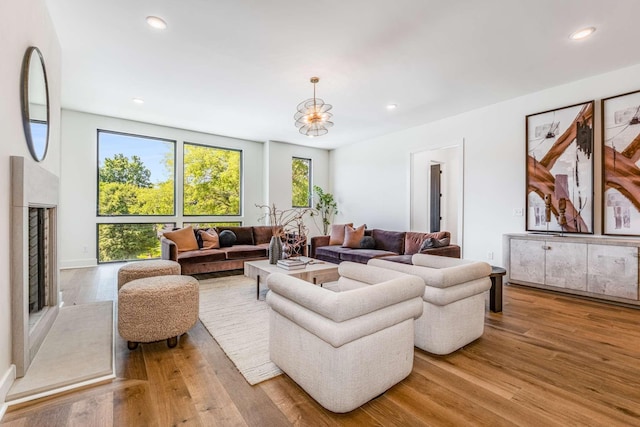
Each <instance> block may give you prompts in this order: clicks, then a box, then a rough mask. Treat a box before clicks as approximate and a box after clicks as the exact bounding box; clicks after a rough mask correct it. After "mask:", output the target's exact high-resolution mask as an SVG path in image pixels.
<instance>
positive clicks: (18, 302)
mask: <svg viewBox="0 0 640 427" xmlns="http://www.w3.org/2000/svg"><path fill="white" fill-rule="evenodd" d="M58 199H59V179H58V177H57V176H56V175H54V174H52V173H51V172H49V171H47V170H45V169H43V168H42V167H40V166H38V165H37V164H35V163H33V162H30V161H25V159H24V158H23V157H19V156H11V291H12V292H11V295H12V302H11V307H12V316H11V320H12V328H11V329H12V354H13V363H14V364H15V366H16V375H17V376H18V377H22V376H24V374H25V372H26V371H27V369H28V367H29V364H30V363H31V360H33V358H34V356H35V355H36V353H37V351H38V349H39V347H40V345H41V344H42V341H43V340H44V338H45V337H46V335H47V333H48V332H49V329H50V328H51V325H52V324H53V322H54V320H55V319H56V316H57V315H58V311H59V302H60V297H59V292H58V277H59V271H58V253H57V247H58V245H57V214H58V212H57V209H58ZM30 212H31V213H32V215H33V213H34V212H36V215H38V216H40V217H41V218H40V219H39V221H40V222H41V223H40V226H39V227H38V228H39V229H40V230H39V231H40V232H42V233H45V234H46V235H45V236H40V237H41V240H42V241H43V242H46V244H45V246H46V248H42V249H40V250H39V253H38V256H37V257H36V258H38V259H37V260H36V261H35V262H42V263H43V265H40V267H39V268H36V270H35V271H38V273H37V274H38V275H40V276H41V279H42V282H40V285H39V286H40V288H41V292H42V293H43V294H44V296H45V297H44V301H43V302H45V304H44V307H43V308H42V310H40V311H39V315H38V319H37V322H32V325H31V326H30V325H29V305H30V304H29V293H30V290H29V276H30V274H29V262H30V258H31V262H34V261H33V257H30V256H29V245H30V239H29V229H30V227H29V214H30ZM45 249H46V250H45ZM31 271H32V272H33V271H34V269H33V267H32V269H31Z"/></svg>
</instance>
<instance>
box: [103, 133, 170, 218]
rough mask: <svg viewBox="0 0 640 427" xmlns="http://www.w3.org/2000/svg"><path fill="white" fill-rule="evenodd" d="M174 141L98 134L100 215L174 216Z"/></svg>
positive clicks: (116, 134) (118, 134)
mask: <svg viewBox="0 0 640 427" xmlns="http://www.w3.org/2000/svg"><path fill="white" fill-rule="evenodd" d="M174 165H175V142H174V141H168V140H165V139H158V138H149V137H144V136H137V135H127V134H122V133H116V132H108V131H103V130H99V131H98V215H99V216H118V215H173V214H174V205H175V203H174V199H175V197H174V193H175V186H174V176H175V166H174Z"/></svg>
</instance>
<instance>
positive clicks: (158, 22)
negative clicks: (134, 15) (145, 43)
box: [147, 16, 167, 30]
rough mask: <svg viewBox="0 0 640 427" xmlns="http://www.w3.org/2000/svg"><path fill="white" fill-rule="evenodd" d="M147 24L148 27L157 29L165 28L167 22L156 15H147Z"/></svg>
mask: <svg viewBox="0 0 640 427" xmlns="http://www.w3.org/2000/svg"><path fill="white" fill-rule="evenodd" d="M147 24H149V26H150V27H153V28H157V29H158V30H164V29H165V28H167V23H166V22H165V21H164V20H163V19H162V18H158V17H157V16H147Z"/></svg>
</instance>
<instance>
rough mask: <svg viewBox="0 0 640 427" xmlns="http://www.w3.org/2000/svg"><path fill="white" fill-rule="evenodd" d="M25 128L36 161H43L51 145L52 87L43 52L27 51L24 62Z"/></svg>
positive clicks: (22, 96) (36, 49)
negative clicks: (50, 111)
mask: <svg viewBox="0 0 640 427" xmlns="http://www.w3.org/2000/svg"><path fill="white" fill-rule="evenodd" d="M21 84H22V90H21V98H22V125H23V127H24V135H25V137H26V138H27V146H28V147H29V151H30V152H31V155H32V156H33V158H34V159H35V160H36V161H38V162H41V161H42V160H44V158H45V156H46V155H47V147H48V145H49V87H48V85H47V72H46V71H45V68H44V59H43V58H42V53H40V50H39V49H38V48H37V47H34V46H31V47H30V48H29V49H27V52H26V53H25V55H24V60H23V61H22V82H21Z"/></svg>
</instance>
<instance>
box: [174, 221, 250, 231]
mask: <svg viewBox="0 0 640 427" xmlns="http://www.w3.org/2000/svg"><path fill="white" fill-rule="evenodd" d="M189 225H190V226H191V227H193V228H204V229H207V228H214V227H241V226H242V222H241V221H232V222H185V223H184V227H187V226H189Z"/></svg>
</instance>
